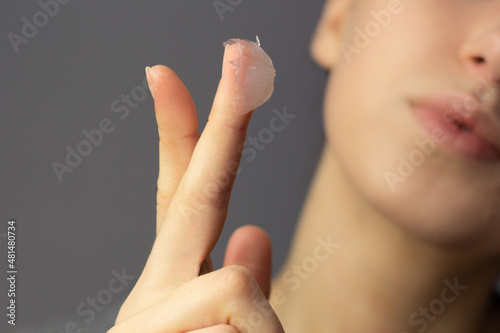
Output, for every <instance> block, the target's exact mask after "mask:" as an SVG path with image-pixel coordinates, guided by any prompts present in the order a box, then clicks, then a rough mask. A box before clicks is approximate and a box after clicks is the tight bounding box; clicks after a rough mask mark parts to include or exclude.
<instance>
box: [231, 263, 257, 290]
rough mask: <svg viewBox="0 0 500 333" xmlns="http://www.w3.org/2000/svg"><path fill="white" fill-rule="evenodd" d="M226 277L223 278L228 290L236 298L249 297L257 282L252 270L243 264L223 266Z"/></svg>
mask: <svg viewBox="0 0 500 333" xmlns="http://www.w3.org/2000/svg"><path fill="white" fill-rule="evenodd" d="M223 270H224V273H225V278H224V279H223V281H224V285H225V288H226V292H227V293H228V294H229V295H230V296H232V297H234V298H249V297H250V296H251V295H252V294H253V292H254V290H255V288H256V286H257V282H256V280H255V278H254V276H253V274H252V272H251V271H250V270H249V269H248V268H246V267H244V266H241V265H231V266H227V267H225V268H223Z"/></svg>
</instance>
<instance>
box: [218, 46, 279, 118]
mask: <svg viewBox="0 0 500 333" xmlns="http://www.w3.org/2000/svg"><path fill="white" fill-rule="evenodd" d="M223 45H224V47H225V48H226V50H225V52H224V61H223V65H222V75H223V76H224V70H225V66H228V65H229V66H233V67H234V69H235V71H234V99H233V101H232V107H233V109H234V110H235V111H237V112H242V113H246V112H249V111H252V110H254V109H255V108H257V107H259V106H261V105H262V104H264V103H265V102H266V101H267V100H268V99H269V97H271V95H272V94H273V90H274V78H275V76H276V71H275V69H274V66H273V62H272V61H271V58H269V56H268V55H267V53H266V52H265V51H264V50H263V49H262V48H261V47H260V41H259V38H258V37H257V43H256V42H252V41H249V40H246V39H236V38H233V39H229V40H228V41H227V42H224V44H223ZM233 45H235V46H233Z"/></svg>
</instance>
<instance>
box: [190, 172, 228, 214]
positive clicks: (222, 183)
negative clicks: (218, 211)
mask: <svg viewBox="0 0 500 333" xmlns="http://www.w3.org/2000/svg"><path fill="white" fill-rule="evenodd" d="M231 183H232V182H231V180H230V179H229V180H227V179H223V178H222V177H214V178H212V179H211V180H210V181H208V182H207V183H205V184H204V185H203V186H202V187H201V188H198V189H195V190H193V191H192V198H193V203H194V204H195V205H197V206H199V207H200V208H204V207H211V208H225V207H227V206H228V205H229V199H230V197H231V189H232V184H231Z"/></svg>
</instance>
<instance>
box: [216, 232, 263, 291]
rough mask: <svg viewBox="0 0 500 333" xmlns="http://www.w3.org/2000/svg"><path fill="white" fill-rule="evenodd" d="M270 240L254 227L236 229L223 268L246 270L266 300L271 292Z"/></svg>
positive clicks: (228, 245)
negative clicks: (235, 267)
mask: <svg viewBox="0 0 500 333" xmlns="http://www.w3.org/2000/svg"><path fill="white" fill-rule="evenodd" d="M271 254H272V251H271V239H270V238H269V236H268V235H267V233H266V232H265V231H264V230H263V229H261V228H259V227H257V226H254V225H246V226H243V227H240V228H238V229H237V230H236V231H235V232H234V233H233V234H232V235H231V238H230V239H229V243H228V244H227V248H226V256H225V258H224V266H229V265H241V266H245V267H246V268H248V269H249V270H250V271H251V272H252V274H253V276H254V277H255V279H256V280H257V282H258V283H259V286H260V289H262V292H263V293H264V295H266V298H269V293H270V290H271V267H272V265H271V263H272V258H271Z"/></svg>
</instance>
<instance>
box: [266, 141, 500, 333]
mask: <svg viewBox="0 0 500 333" xmlns="http://www.w3.org/2000/svg"><path fill="white" fill-rule="evenodd" d="M291 248H292V251H291V252H290V255H289V257H288V258H287V260H286V262H285V264H284V266H283V267H282V269H281V272H280V274H279V275H278V276H277V277H276V278H275V279H274V282H273V294H272V296H271V300H270V301H271V304H272V305H273V307H274V308H275V310H276V312H277V314H278V316H279V317H280V318H281V319H282V321H283V324H284V327H285V331H286V332H288V333H293V332H304V331H309V332H310V331H313V332H318V333H319V332H353V333H358V332H360V333H361V332H374V333H378V332H380V333H382V332H384V333H386V332H395V333H400V332H406V331H407V332H423V331H424V330H425V331H426V332H427V333H433V332H455V333H470V332H475V333H477V332H484V329H483V327H485V326H486V325H487V320H488V318H486V315H485V314H486V313H488V307H489V306H490V302H491V291H492V288H493V285H494V282H495V280H496V278H497V276H498V274H499V272H500V265H499V264H498V262H499V261H500V260H498V258H496V260H497V261H496V263H494V261H493V259H492V258H489V259H488V258H479V257H478V256H477V255H472V254H470V252H468V251H466V250H465V249H464V250H457V249H453V250H451V249H444V248H439V247H437V246H434V245H431V244H429V243H426V242H423V241H421V240H418V239H416V238H414V237H412V235H409V234H408V233H406V232H405V231H404V230H402V229H400V228H399V227H398V225H397V223H394V222H392V221H389V220H387V218H386V217H384V216H382V215H381V214H380V213H379V212H378V211H376V209H374V207H372V206H370V204H369V203H368V202H366V201H365V200H364V199H363V198H362V197H361V196H360V195H359V194H358V193H357V192H356V191H354V190H353V188H352V186H351V184H350V183H349V181H348V180H347V178H346V177H345V175H344V174H343V171H342V170H341V168H340V167H339V166H338V164H337V162H336V160H335V158H334V156H333V154H332V153H331V150H330V149H329V148H328V147H325V149H324V152H323V156H322V158H321V161H320V164H319V168H318V170H317V173H316V175H315V178H314V180H313V183H312V186H311V188H310V191H309V194H308V196H307V200H306V202H305V206H304V209H303V211H302V214H301V216H300V218H299V224H298V228H297V230H296V233H295V237H294V239H293V243H292V247H291Z"/></svg>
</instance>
